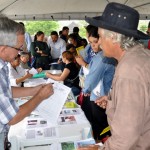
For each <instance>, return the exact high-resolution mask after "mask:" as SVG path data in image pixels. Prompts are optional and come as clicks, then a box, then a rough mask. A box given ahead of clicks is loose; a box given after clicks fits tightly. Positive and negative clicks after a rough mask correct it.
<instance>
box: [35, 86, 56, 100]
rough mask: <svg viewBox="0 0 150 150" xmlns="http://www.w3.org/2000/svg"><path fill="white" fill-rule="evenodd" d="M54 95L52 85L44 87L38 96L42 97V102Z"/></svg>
mask: <svg viewBox="0 0 150 150" xmlns="http://www.w3.org/2000/svg"><path fill="white" fill-rule="evenodd" d="M53 94H54V90H53V86H52V84H45V85H42V86H41V88H40V89H39V91H38V92H37V95H38V96H39V97H41V99H42V100H44V99H46V98H48V97H49V96H51V95H53Z"/></svg>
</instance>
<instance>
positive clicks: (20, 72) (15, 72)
mask: <svg viewBox="0 0 150 150" xmlns="http://www.w3.org/2000/svg"><path fill="white" fill-rule="evenodd" d="M8 69H9V79H10V85H11V86H17V87H20V86H21V83H19V84H16V79H18V78H21V77H22V76H24V75H25V73H26V69H24V68H22V67H21V66H18V67H16V69H14V68H13V67H12V66H11V64H10V63H8Z"/></svg>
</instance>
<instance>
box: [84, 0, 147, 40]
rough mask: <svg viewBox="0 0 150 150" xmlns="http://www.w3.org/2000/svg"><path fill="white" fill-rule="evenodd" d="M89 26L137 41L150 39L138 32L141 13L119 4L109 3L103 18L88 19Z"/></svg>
mask: <svg viewBox="0 0 150 150" xmlns="http://www.w3.org/2000/svg"><path fill="white" fill-rule="evenodd" d="M85 20H86V21H87V22H88V23H89V24H91V25H93V26H96V27H101V28H104V29H107V30H111V31H114V32H117V33H121V34H123V35H126V36H129V37H134V38H137V39H149V38H150V37H149V36H148V35H146V34H144V33H143V32H141V31H139V30H137V27H138V23H139V13H138V12H137V11H136V10H135V9H133V8H131V7H129V6H126V5H123V4H119V3H113V2H112V3H109V4H108V5H107V6H106V8H105V10H104V12H103V14H102V16H97V17H94V18H90V17H86V19H85Z"/></svg>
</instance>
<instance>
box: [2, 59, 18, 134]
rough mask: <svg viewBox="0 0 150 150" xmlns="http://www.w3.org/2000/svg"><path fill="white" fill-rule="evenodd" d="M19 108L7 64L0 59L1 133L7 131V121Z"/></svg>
mask: <svg viewBox="0 0 150 150" xmlns="http://www.w3.org/2000/svg"><path fill="white" fill-rule="evenodd" d="M18 110H19V108H18V106H17V105H16V102H15V101H14V100H13V98H12V91H11V86H10V81H9V77H8V67H7V64H6V63H5V62H4V61H3V60H1V59H0V133H2V132H5V131H6V129H7V127H8V125H7V123H8V122H9V121H10V120H11V119H12V118H13V117H14V116H15V115H16V113H17V112H18Z"/></svg>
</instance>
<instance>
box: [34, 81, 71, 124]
mask: <svg viewBox="0 0 150 150" xmlns="http://www.w3.org/2000/svg"><path fill="white" fill-rule="evenodd" d="M53 88H54V94H53V95H52V96H50V97H49V98H48V99H46V100H44V101H43V102H42V103H41V104H40V105H39V106H38V107H37V108H36V110H37V111H38V112H39V114H40V115H41V116H42V117H44V118H46V119H47V120H48V121H50V122H51V123H52V124H56V123H57V119H58V117H59V114H60V112H61V110H62V108H63V105H64V103H65V101H66V99H67V97H68V94H69V93H70V91H71V89H70V88H69V87H67V86H65V85H63V84H61V83H54V85H53Z"/></svg>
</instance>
